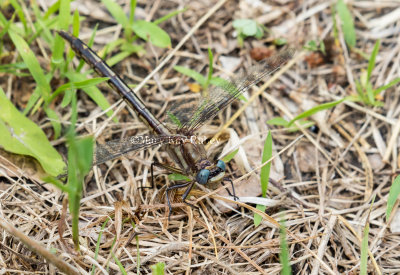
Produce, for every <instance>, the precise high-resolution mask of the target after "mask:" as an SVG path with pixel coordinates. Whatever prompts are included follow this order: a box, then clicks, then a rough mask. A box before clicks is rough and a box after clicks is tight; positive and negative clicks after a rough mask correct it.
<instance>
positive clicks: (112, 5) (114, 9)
mask: <svg viewBox="0 0 400 275" xmlns="http://www.w3.org/2000/svg"><path fill="white" fill-rule="evenodd" d="M101 2H102V3H103V4H104V6H106V8H107V10H108V11H109V12H110V13H111V15H112V16H113V17H114V19H115V20H116V21H117V22H118V23H119V24H121V25H122V27H123V28H124V29H126V28H127V27H128V25H129V19H128V17H127V16H126V15H125V12H124V10H123V9H122V8H121V7H120V6H119V5H118V4H117V3H116V2H115V1H113V0H101Z"/></svg>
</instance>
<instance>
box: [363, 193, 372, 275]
mask: <svg viewBox="0 0 400 275" xmlns="http://www.w3.org/2000/svg"><path fill="white" fill-rule="evenodd" d="M374 202H375V195H374V197H373V198H372V202H371V206H370V207H369V211H368V216H367V220H366V221H365V226H364V230H363V237H362V240H361V257H360V258H361V259H360V275H367V269H368V234H369V219H370V216H371V212H372V206H373V205H374Z"/></svg>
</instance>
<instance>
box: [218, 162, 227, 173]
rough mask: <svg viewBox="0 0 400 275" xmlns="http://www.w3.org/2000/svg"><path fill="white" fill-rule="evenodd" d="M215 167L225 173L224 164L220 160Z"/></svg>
mask: <svg viewBox="0 0 400 275" xmlns="http://www.w3.org/2000/svg"><path fill="white" fill-rule="evenodd" d="M217 167H218V168H220V169H221V170H222V171H225V169H226V166H225V162H223V161H222V160H219V161H218V162H217Z"/></svg>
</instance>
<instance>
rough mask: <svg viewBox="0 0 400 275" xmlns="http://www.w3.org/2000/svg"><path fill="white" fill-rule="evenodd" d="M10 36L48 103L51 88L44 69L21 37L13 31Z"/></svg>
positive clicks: (9, 32)
mask: <svg viewBox="0 0 400 275" xmlns="http://www.w3.org/2000/svg"><path fill="white" fill-rule="evenodd" d="M8 34H9V36H10V38H11V40H12V41H13V43H14V45H15V47H16V48H17V50H18V52H19V54H20V55H21V57H22V59H23V60H24V62H25V64H26V66H27V67H28V70H29V72H30V73H31V75H32V77H33V79H35V82H36V84H37V85H38V87H39V91H40V92H41V96H42V97H43V98H44V99H45V101H46V100H47V99H48V98H49V96H50V92H51V88H50V85H49V82H48V81H47V79H46V76H45V74H44V72H43V70H42V68H41V67H40V64H39V61H38V60H37V58H36V55H35V54H34V53H33V52H32V50H31V49H30V47H29V45H28V44H27V43H26V42H25V40H24V39H23V38H22V37H21V36H19V35H18V34H17V33H15V32H14V31H12V30H11V29H10V30H9V31H8Z"/></svg>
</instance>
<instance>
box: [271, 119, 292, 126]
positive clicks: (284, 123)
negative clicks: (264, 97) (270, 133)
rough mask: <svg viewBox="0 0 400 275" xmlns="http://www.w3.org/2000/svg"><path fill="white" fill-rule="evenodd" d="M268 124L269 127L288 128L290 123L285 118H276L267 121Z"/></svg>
mask: <svg viewBox="0 0 400 275" xmlns="http://www.w3.org/2000/svg"><path fill="white" fill-rule="evenodd" d="M267 124H269V125H277V126H285V127H286V126H288V124H289V121H287V120H286V119H284V118H283V117H274V118H272V119H270V120H268V121H267Z"/></svg>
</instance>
